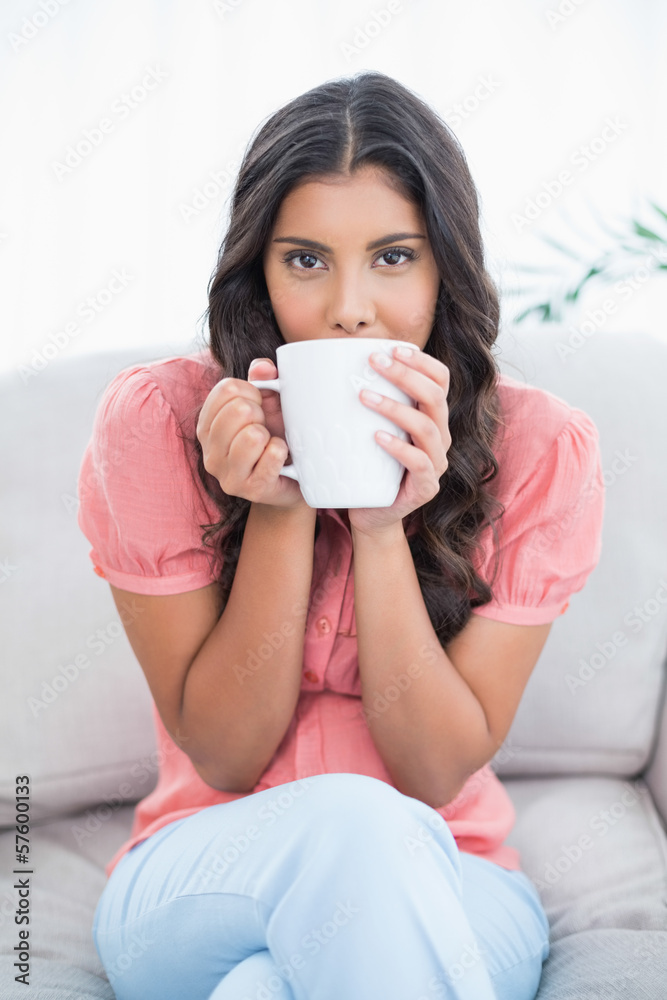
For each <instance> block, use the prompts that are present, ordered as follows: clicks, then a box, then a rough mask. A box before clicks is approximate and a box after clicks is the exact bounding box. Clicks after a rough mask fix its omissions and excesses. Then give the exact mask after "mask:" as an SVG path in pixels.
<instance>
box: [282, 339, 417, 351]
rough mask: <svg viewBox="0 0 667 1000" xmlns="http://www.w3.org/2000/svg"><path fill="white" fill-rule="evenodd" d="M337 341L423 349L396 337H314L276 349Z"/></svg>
mask: <svg viewBox="0 0 667 1000" xmlns="http://www.w3.org/2000/svg"><path fill="white" fill-rule="evenodd" d="M335 341H344V342H345V343H347V344H349V343H352V342H354V343H355V344H360V343H364V344H372V343H376V342H380V343H387V342H389V341H391V343H392V345H393V344H395V345H396V347H403V346H405V347H411V348H412V349H413V350H415V351H421V350H422V348H421V347H418V346H417V344H413V343H412V342H411V341H410V340H398V339H397V338H395V337H313V338H312V340H293V341H290V342H289V343H286V344H279V345H278V347H277V348H276V352H277V351H282V350H283V348H285V347H303V346H304V345H305V344H322V343H334V342H335Z"/></svg>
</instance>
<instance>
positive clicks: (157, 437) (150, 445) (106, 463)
mask: <svg viewBox="0 0 667 1000" xmlns="http://www.w3.org/2000/svg"><path fill="white" fill-rule="evenodd" d="M182 435H183V431H182V430H179V422H178V421H177V419H176V416H175V414H174V412H173V409H172V407H171V405H170V404H169V402H167V400H166V399H165V397H164V395H163V393H162V390H161V389H160V386H159V385H158V383H157V381H156V379H155V377H154V375H153V374H152V373H151V371H150V370H149V369H148V368H147V367H145V366H141V365H135V366H133V367H131V368H126V369H124V370H123V371H122V372H120V373H119V374H118V375H116V376H115V378H114V379H113V380H112V381H111V382H110V383H109V385H108V386H107V387H106V389H105V390H104V393H103V395H102V398H101V400H100V403H99V405H98V408H97V411H96V414H95V419H94V422H93V431H92V435H91V439H90V441H89V443H88V445H87V447H86V450H85V452H84V455H83V459H82V462H81V466H80V469H79V478H78V496H79V510H78V515H77V521H78V524H79V527H80V528H81V531H82V532H83V534H84V535H85V536H86V538H87V539H88V541H89V542H90V544H91V545H92V548H91V549H90V552H89V555H90V559H91V561H92V563H93V568H94V570H95V572H96V573H97V574H98V575H99V576H101V577H103V578H104V579H106V580H108V582H109V583H111V584H113V585H114V586H116V587H120V588H121V589H124V590H129V591H133V592H135V593H138V594H178V593H183V592H185V591H188V590H197V589H198V588H200V587H205V586H207V585H208V584H209V583H212V582H213V581H214V580H215V579H217V576H218V573H219V569H220V562H219V557H218V556H217V554H216V553H212V551H211V549H210V547H204V545H203V543H202V540H201V538H202V528H200V527H199V525H200V524H208V523H211V520H212V519H213V520H214V521H216V522H217V521H218V520H220V516H221V515H220V514H219V512H217V508H215V506H213V507H211V506H209V505H207V504H206V503H205V502H204V500H203V497H202V491H201V490H200V489H199V488H198V486H197V483H196V482H195V481H194V479H193V474H192V468H193V466H192V464H191V461H190V460H189V459H188V455H187V453H186V450H185V443H184V441H183V436H182ZM194 471H195V475H197V472H196V467H195V470H194Z"/></svg>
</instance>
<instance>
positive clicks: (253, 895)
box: [92, 773, 549, 1000]
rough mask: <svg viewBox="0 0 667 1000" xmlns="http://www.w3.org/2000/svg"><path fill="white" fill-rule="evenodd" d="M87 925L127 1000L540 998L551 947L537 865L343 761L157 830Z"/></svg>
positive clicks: (122, 868) (120, 999)
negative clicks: (461, 845) (517, 868)
mask: <svg viewBox="0 0 667 1000" xmlns="http://www.w3.org/2000/svg"><path fill="white" fill-rule="evenodd" d="M92 933H93V940H94V942H95V947H96V948H97V952H98V954H99V956H100V959H101V961H102V964H103V965H104V968H105V970H106V973H107V975H108V977H109V981H110V982H111V985H112V987H113V989H114V992H115V994H116V997H117V1000H153V998H154V1000H184V998H187V1000H209V998H214V1000H379V998H382V1000H436V998H454V997H455V998H457V1000H493V998H496V1000H533V998H534V997H535V994H536V993H537V989H538V985H539V981H540V975H541V972H542V963H543V962H544V961H545V959H546V958H547V957H548V955H549V924H548V921H547V918H546V915H545V913H544V910H543V908H542V904H541V902H540V898H539V895H538V893H537V890H536V889H535V887H534V886H533V884H532V882H531V881H530V879H529V878H528V876H527V875H525V874H524V873H522V872H514V871H508V870H506V869H504V868H501V867H500V866H499V865H496V864H494V863H493V862H491V861H487V860H485V859H484V858H478V857H475V856H474V855H472V854H466V853H463V852H461V851H459V849H458V847H457V845H456V841H455V840H454V837H453V835H452V833H451V830H450V829H449V826H448V825H447V823H446V822H445V820H444V819H443V818H442V816H441V815H440V814H439V813H438V812H436V810H435V809H432V808H431V807H430V806H428V805H426V803H424V802H421V801H420V800H419V799H415V798H412V797H410V796H408V795H403V794H402V793H401V792H399V791H398V790H397V789H396V788H394V787H393V786H392V785H389V784H388V783H387V782H385V781H380V780H379V779H377V778H371V777H369V776H367V775H363V774H348V773H345V774H341V773H335V774H320V775H316V776H314V777H312V778H303V779H301V780H298V781H292V782H289V783H287V784H284V785H278V786H277V787H275V788H269V789H265V790H264V791H261V792H255V793H253V794H252V795H247V796H245V797H243V798H240V799H235V800H233V801H232V802H225V803H220V804H218V805H213V806H208V807H205V808H203V809H201V810H200V811H199V812H198V813H194V814H193V815H191V816H186V817H185V818H184V819H179V820H175V821H174V822H173V823H169V824H168V825H166V826H164V827H162V829H160V830H158V831H157V832H156V833H154V834H152V835H151V836H150V837H148V838H147V839H146V840H144V841H142V842H141V843H139V844H136V845H135V846H134V847H133V848H132V849H131V850H130V851H129V852H128V853H127V854H125V855H124V856H123V857H122V858H121V860H120V861H119V862H118V864H117V865H116V867H115V868H114V870H113V871H112V873H111V876H110V878H109V880H108V881H107V884H106V885H105V887H104V891H103V892H102V895H101V897H100V900H99V902H98V905H97V909H96V910H95V917H94V921H93V929H92Z"/></svg>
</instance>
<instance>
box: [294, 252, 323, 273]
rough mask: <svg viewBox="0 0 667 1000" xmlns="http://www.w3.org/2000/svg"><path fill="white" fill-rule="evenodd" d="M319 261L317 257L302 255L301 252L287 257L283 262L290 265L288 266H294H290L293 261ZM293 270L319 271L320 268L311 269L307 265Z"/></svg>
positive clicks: (310, 254)
mask: <svg viewBox="0 0 667 1000" xmlns="http://www.w3.org/2000/svg"><path fill="white" fill-rule="evenodd" d="M319 259H320V258H319V257H317V256H316V255H315V254H314V253H304V252H303V251H301V252H299V253H295V254H293V255H292V256H289V255H288V256H287V257H285V262H286V263H287V264H288V265H290V266H294V265H292V261H295V260H309V261H317V260H319ZM294 270H295V271H321V270H322V268H320V267H313V266H311V265H308V266H306V267H295V268H294Z"/></svg>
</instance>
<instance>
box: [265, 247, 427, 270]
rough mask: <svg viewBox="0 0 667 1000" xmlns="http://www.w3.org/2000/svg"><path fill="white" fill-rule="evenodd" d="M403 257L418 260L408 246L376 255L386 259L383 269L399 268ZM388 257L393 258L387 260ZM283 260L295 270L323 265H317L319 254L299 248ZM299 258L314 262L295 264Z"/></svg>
mask: <svg viewBox="0 0 667 1000" xmlns="http://www.w3.org/2000/svg"><path fill="white" fill-rule="evenodd" d="M401 257H405V258H406V260H416V258H417V253H416V252H415V251H414V250H410V249H409V248H408V247H392V248H391V249H389V250H383V251H382V253H381V254H380V255H379V256H378V257H376V258H375V259H376V261H381V260H384V261H385V263H384V265H380V267H381V269H382V270H387V269H388V268H397V267H399V266H400V265H401V264H403V263H405V261H402V260H399V259H398V258H401ZM386 258H393V259H391V260H389V261H387V260H386ZM283 260H284V262H285V263H286V264H287V266H288V267H292V268H293V269H294V270H295V271H321V270H322V268H321V267H316V266H315V265H316V262H317V261H320V258H319V257H318V256H317V254H314V253H307V252H306V251H305V250H297V251H296V252H292V253H291V254H287V255H286V256H285V257H284V258H283ZM297 260H298V261H301V262H302V263H303V262H304V261H311V262H312V263H310V264H306V265H305V266H302V264H300V265H299V266H298V267H297V266H296V265H295V264H293V263H292V262H293V261H297ZM320 263H322V261H320Z"/></svg>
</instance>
